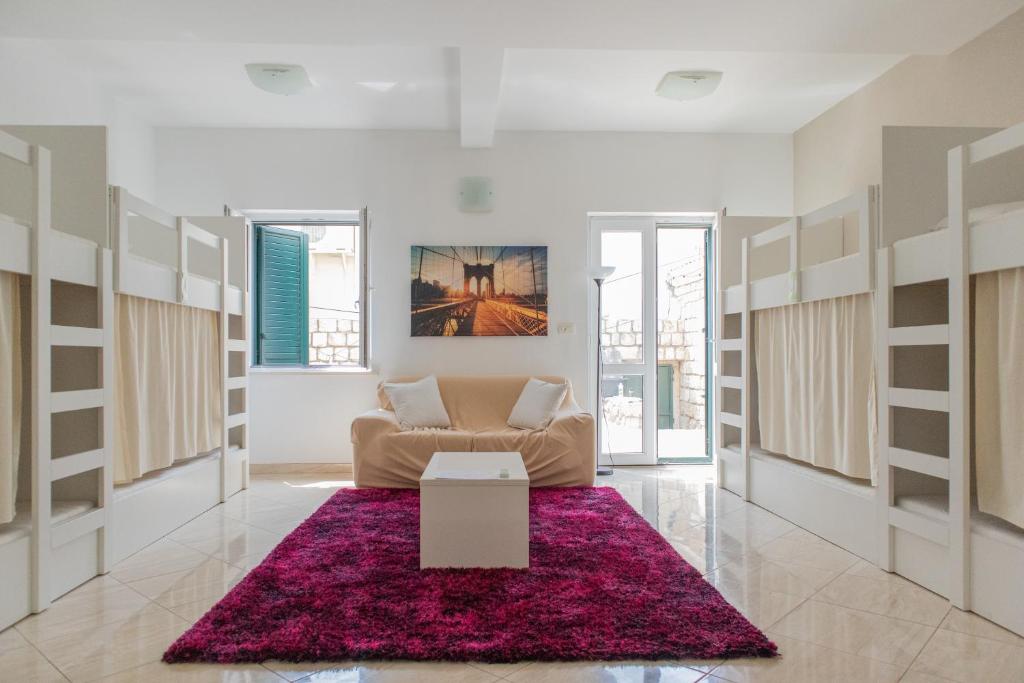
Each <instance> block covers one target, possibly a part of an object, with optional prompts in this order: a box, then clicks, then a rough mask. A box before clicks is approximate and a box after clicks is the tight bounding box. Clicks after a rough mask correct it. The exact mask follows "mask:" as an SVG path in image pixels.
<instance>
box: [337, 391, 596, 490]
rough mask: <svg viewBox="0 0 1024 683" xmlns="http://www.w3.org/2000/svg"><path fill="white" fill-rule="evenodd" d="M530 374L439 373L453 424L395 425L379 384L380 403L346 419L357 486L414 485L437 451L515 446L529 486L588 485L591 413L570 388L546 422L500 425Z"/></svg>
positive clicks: (591, 466) (591, 471)
mask: <svg viewBox="0 0 1024 683" xmlns="http://www.w3.org/2000/svg"><path fill="white" fill-rule="evenodd" d="M417 379H419V377H398V378H395V379H392V380H389V381H391V382H411V381H415V380H417ZM529 379H530V378H529V376H526V375H523V376H514V375H502V376H491V377H486V376H485V377H438V378H437V383H438V386H439V387H440V390H441V400H442V401H444V406H445V408H446V409H447V411H448V417H449V418H450V419H451V422H452V428H451V429H436V430H405V431H404V430H402V428H401V427H400V426H399V424H398V419H397V418H396V417H395V413H394V411H393V410H392V409H391V404H390V402H389V401H388V398H387V395H386V394H385V393H384V391H383V390H382V389H381V388H380V387H378V388H377V399H378V401H379V404H380V407H379V408H378V409H377V410H373V411H370V412H368V413H364V414H363V415H360V416H359V417H357V418H356V419H355V420H353V422H352V445H353V451H354V455H353V467H354V470H355V480H356V486H360V487H364V488H416V487H418V486H419V480H420V475H421V474H422V473H423V470H424V469H425V468H426V466H427V463H428V462H429V461H430V457H431V456H432V455H433V454H434V453H435V452H438V451H518V452H519V453H522V455H523V462H524V464H525V465H526V471H527V472H528V473H529V474H530V486H593V484H594V438H595V437H594V418H593V416H591V415H590V413H586V412H584V411H583V410H582V409H581V408H580V407H579V406H578V405H576V401H575V399H574V398H573V394H572V387H570V388H569V391H568V392H567V393H566V396H565V400H564V401H563V402H562V407H561V408H560V410H559V412H558V414H557V415H556V416H555V419H554V420H552V422H551V424H550V425H548V427H547V429H539V430H534V431H527V430H522V429H513V428H512V427H509V426H508V425H507V424H506V421H507V420H508V416H509V414H511V412H512V407H513V406H514V405H515V403H516V400H518V398H519V393H520V392H521V391H522V389H523V387H524V386H525V385H526V382H527V380H529ZM539 379H542V380H544V381H547V382H567V381H568V380H566V379H565V378H563V377H543V376H542V377H540V378H539Z"/></svg>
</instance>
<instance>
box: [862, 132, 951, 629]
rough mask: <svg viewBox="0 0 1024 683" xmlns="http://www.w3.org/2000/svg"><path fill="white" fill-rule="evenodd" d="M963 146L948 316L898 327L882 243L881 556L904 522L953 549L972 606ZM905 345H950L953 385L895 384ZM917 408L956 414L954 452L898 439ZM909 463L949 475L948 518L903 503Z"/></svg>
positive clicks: (888, 257) (886, 555) (886, 560)
mask: <svg viewBox="0 0 1024 683" xmlns="http://www.w3.org/2000/svg"><path fill="white" fill-rule="evenodd" d="M963 154H964V151H963V149H955V150H952V151H951V152H950V167H949V168H950V175H949V183H950V186H949V198H950V213H949V216H950V219H949V228H948V232H947V234H946V236H947V238H948V239H949V240H950V241H949V245H948V247H949V248H948V251H949V254H950V263H949V264H948V269H949V272H948V287H949V296H948V323H947V324H945V325H916V326H901V327H894V326H893V323H894V319H893V297H894V284H893V282H894V270H893V249H892V247H885V248H883V249H879V250H878V262H877V278H878V287H877V291H878V296H877V297H876V313H877V325H878V329H879V334H878V352H877V359H878V360H877V372H878V382H877V384H878V443H879V453H878V475H879V476H878V516H877V520H878V526H879V532H880V533H879V553H878V564H879V566H880V567H881V568H882V569H884V570H885V571H888V572H892V571H894V570H895V569H896V567H895V557H894V552H893V549H894V530H895V529H901V530H903V531H905V532H908V533H911V534H914V535H916V536H919V537H921V538H924V539H927V540H929V541H931V542H933V543H936V544H938V545H942V546H945V547H947V548H948V549H949V559H950V562H949V573H948V581H947V590H946V594H947V597H948V598H949V600H950V602H952V603H953V605H955V606H956V607H958V608H960V609H965V610H966V609H969V585H970V576H969V554H970V517H969V512H970V427H969V426H970V406H969V404H968V401H967V396H968V394H967V391H968V386H969V384H968V383H969V381H970V376H969V373H970V367H969V366H970V364H969V362H968V358H967V354H968V353H969V348H970V347H969V328H968V323H969V321H968V314H969V308H968V306H969V299H968V298H969V293H970V289H969V270H968V250H969V245H968V239H967V237H968V235H967V231H966V228H965V226H966V225H967V216H966V213H965V209H964V207H963V205H962V196H963V194H962V182H963V176H962V173H961V172H957V169H958V168H960V169H962V167H963V164H962V163H961V162H962V160H963V158H964V157H963ZM902 346H947V348H948V357H949V385H948V387H947V390H946V391H939V390H926V389H908V388H899V387H894V386H893V380H894V368H893V360H894V359H893V355H892V351H893V349H894V348H896V347H902ZM900 407H903V408H913V409H919V410H929V411H937V412H942V413H946V414H947V416H948V420H949V455H948V457H942V456H938V455H933V454H930V453H922V452H918V451H914V450H909V449H906V448H900V447H897V446H896V445H895V444H896V443H898V442H899V439H897V438H896V436H897V435H896V434H895V433H894V432H895V429H894V425H893V419H892V418H893V408H900ZM897 469H903V470H909V471H912V472H917V473H920V474H925V475H928V476H930V477H935V478H938V479H943V480H945V481H946V482H948V487H949V514H948V516H947V520H946V522H945V523H943V522H941V521H938V520H936V519H934V518H931V517H928V516H925V515H921V514H917V513H914V512H910V511H909V510H906V509H903V508H901V507H899V506H898V505H897V501H896V496H895V474H896V470H897Z"/></svg>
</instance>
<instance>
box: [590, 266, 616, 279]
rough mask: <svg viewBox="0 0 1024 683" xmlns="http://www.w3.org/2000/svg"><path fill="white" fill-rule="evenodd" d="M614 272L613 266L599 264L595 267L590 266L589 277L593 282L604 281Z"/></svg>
mask: <svg viewBox="0 0 1024 683" xmlns="http://www.w3.org/2000/svg"><path fill="white" fill-rule="evenodd" d="M614 272H615V268H614V267H613V266H599V267H597V268H591V269H590V279H592V280H594V281H595V282H604V281H605V280H607V279H608V278H610V277H611V276H612V273H614Z"/></svg>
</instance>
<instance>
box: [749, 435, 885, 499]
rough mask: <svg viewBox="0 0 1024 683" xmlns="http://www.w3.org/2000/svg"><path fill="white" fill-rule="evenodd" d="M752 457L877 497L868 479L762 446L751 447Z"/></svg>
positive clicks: (802, 474)
mask: <svg viewBox="0 0 1024 683" xmlns="http://www.w3.org/2000/svg"><path fill="white" fill-rule="evenodd" d="M733 448H734V449H736V450H738V448H739V447H738V446H734V447H733ZM750 457H751V458H754V459H756V460H762V461H765V462H770V463H773V464H774V465H776V466H778V467H785V468H788V469H789V470H790V471H791V472H793V474H795V475H800V476H805V477H811V478H814V479H820V480H822V481H827V482H828V483H829V485H831V486H836V487H838V488H840V489H842V490H844V491H847V492H849V493H852V494H854V495H858V496H863V497H866V498H872V497H874V495H875V487H874V486H872V485H871V482H869V481H868V480H867V479H854V478H853V477H847V476H845V475H843V474H840V473H839V472H836V471H835V470H830V469H825V468H823V467H815V466H814V465H812V464H810V463H808V462H804V461H802V460H794V459H793V458H790V457H787V456H785V455H780V454H778V453H772V452H771V451H766V450H764V449H763V448H761V447H760V446H757V445H754V444H752V445H751V446H750Z"/></svg>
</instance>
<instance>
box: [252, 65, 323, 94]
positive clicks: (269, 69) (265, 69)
mask: <svg viewBox="0 0 1024 683" xmlns="http://www.w3.org/2000/svg"><path fill="white" fill-rule="evenodd" d="M245 71H246V73H247V74H249V80H250V81H252V84H253V85H255V86H256V87H257V88H259V89H260V90H266V91H267V92H270V93H274V94H275V95H295V94H296V93H300V92H302V91H303V90H305V89H306V88H310V87H312V86H313V83H312V82H311V81H310V80H309V76H307V75H306V70H305V69H303V68H302V67H301V66H300V65H298V64H246V65H245Z"/></svg>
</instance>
